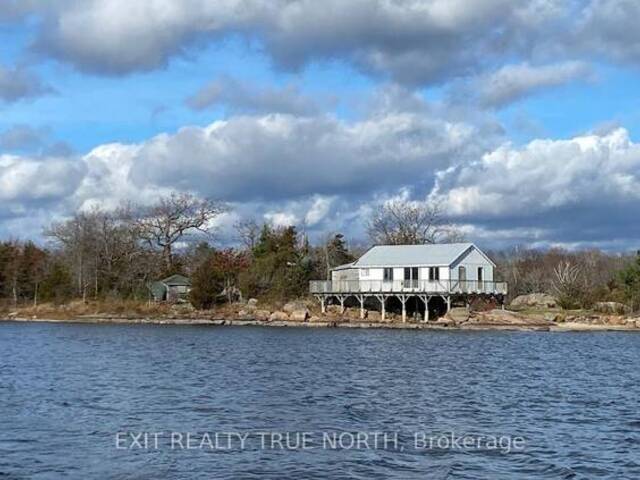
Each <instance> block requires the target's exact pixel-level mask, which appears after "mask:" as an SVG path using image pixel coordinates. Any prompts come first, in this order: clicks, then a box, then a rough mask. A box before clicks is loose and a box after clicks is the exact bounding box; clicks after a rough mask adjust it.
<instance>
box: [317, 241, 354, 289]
mask: <svg viewBox="0 0 640 480" xmlns="http://www.w3.org/2000/svg"><path fill="white" fill-rule="evenodd" d="M322 254H323V256H324V267H325V272H324V273H325V276H326V278H327V279H330V275H331V269H332V268H333V267H337V266H339V265H344V264H345V263H351V262H353V261H354V260H355V257H354V256H353V255H352V254H351V253H350V252H349V249H348V248H347V244H346V242H345V240H344V235H342V234H341V233H335V234H331V235H329V236H328V238H327V239H326V240H325V242H324V245H322Z"/></svg>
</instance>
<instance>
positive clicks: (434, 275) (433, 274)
mask: <svg viewBox="0 0 640 480" xmlns="http://www.w3.org/2000/svg"><path fill="white" fill-rule="evenodd" d="M429 280H431V281H436V280H440V268H439V267H429Z"/></svg>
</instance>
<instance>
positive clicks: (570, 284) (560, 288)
mask: <svg viewBox="0 0 640 480" xmlns="http://www.w3.org/2000/svg"><path fill="white" fill-rule="evenodd" d="M581 271H582V270H581V268H580V267H579V266H578V265H573V264H571V262H569V261H562V262H560V263H559V264H558V265H557V266H556V268H554V274H555V277H554V279H553V289H554V291H555V293H556V295H557V297H558V302H559V303H560V305H561V306H562V307H563V308H576V307H579V306H581V305H580V303H581V296H582V295H583V294H584V291H583V288H582V287H583V285H582V283H581V278H580V275H581Z"/></svg>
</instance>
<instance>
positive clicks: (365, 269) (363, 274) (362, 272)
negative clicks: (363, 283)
mask: <svg viewBox="0 0 640 480" xmlns="http://www.w3.org/2000/svg"><path fill="white" fill-rule="evenodd" d="M360 273H361V274H362V276H363V277H368V276H369V269H368V268H362V269H360Z"/></svg>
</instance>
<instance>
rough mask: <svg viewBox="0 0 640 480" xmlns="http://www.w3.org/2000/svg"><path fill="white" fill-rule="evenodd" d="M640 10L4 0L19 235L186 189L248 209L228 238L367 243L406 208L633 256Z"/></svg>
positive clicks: (364, 1)
mask: <svg viewBox="0 0 640 480" xmlns="http://www.w3.org/2000/svg"><path fill="white" fill-rule="evenodd" d="M329 4H330V5H329ZM634 14H638V15H640V5H638V4H637V3H636V2H632V1H628V0H592V1H587V2H580V3H576V4H575V5H573V4H572V5H571V8H569V2H562V1H559V0H530V1H524V0H523V1H509V2H507V1H505V0H484V1H478V2H474V3H472V4H469V3H467V2H463V1H462V0H460V1H458V0H451V1H445V0H422V1H411V2H409V1H406V2H390V1H388V0H351V1H349V2H339V1H337V0H336V1H333V0H330V1H329V3H328V4H326V5H325V6H324V8H323V7H321V6H319V4H318V3H314V2H309V1H305V0H297V1H293V2H284V3H282V4H281V5H280V2H278V1H275V2H264V1H262V0H251V1H249V2H245V3H242V2H239V1H238V0H224V1H221V2H216V3H212V2H206V1H204V0H188V1H184V2H179V1H175V0H156V1H154V2H140V3H138V4H135V6H132V5H131V4H130V3H128V2H126V1H124V0H87V1H84V2H65V1H61V0H47V1H44V2H36V1H31V0H25V1H11V0H10V1H8V2H4V3H3V4H2V5H0V45H1V47H0V201H1V202H2V206H0V236H1V237H4V238H8V237H34V238H38V237H39V236H40V232H41V229H42V227H43V226H44V224H46V222H48V221H51V220H52V219H60V218H64V217H65V216H68V215H70V214H71V213H72V212H74V211H76V210H77V209H83V208H91V207H93V206H101V207H103V208H111V207H112V206H115V205H117V204H119V203H120V202H123V201H136V202H142V203H144V202H147V201H151V199H153V198H154V197H155V196H156V195H157V194H158V192H160V193H167V192H170V191H174V190H188V191H191V192H193V193H196V194H199V195H203V196H212V197H217V198H221V199H223V200H225V201H228V202H230V203H231V204H232V206H233V210H232V213H230V214H229V215H227V218H224V219H221V225H220V227H221V229H222V230H224V231H227V232H229V231H230V230H229V229H230V225H232V224H233V222H235V221H237V220H239V219H241V218H246V217H249V216H250V217H254V218H256V219H258V220H262V221H271V222H275V223H282V224H286V223H295V224H298V225H301V226H303V227H304V228H305V229H307V230H308V231H309V232H310V233H311V234H312V236H316V237H320V236H322V235H324V234H325V233H326V232H330V231H343V232H345V233H346V234H347V236H349V237H351V238H353V239H354V240H364V235H365V234H364V220H363V219H365V218H366V216H367V214H368V213H369V212H370V211H371V209H372V208H374V207H375V205H376V204H379V203H381V202H385V201H390V200H393V199H398V198H401V199H404V200H406V201H414V202H426V201H438V202H440V203H442V204H443V205H444V206H445V207H446V210H447V212H448V216H449V218H450V220H451V221H452V222H453V223H455V224H457V225H458V226H459V227H460V228H461V229H463V231H464V232H465V234H466V235H467V236H468V237H469V239H470V240H475V241H477V242H479V243H481V244H484V245H486V246H490V247H506V246H510V245H515V244H528V245H534V246H552V245H559V246H566V247H569V248H578V247H591V246H595V247H600V248H607V249H618V250H619V249H626V248H634V247H635V242H636V238H637V234H638V233H639V232H637V231H636V230H635V229H634V228H629V227H628V225H629V223H630V220H631V217H630V216H626V215H624V214H623V215H621V214H620V211H621V209H622V211H629V212H631V211H634V209H635V208H636V207H637V206H638V203H640V193H638V192H640V188H638V187H640V147H639V146H638V145H637V143H636V142H637V141H638V138H639V136H640V130H639V128H640V127H638V125H639V120H640V95H638V94H639V93H640V92H639V90H640V82H638V67H639V66H640V56H639V55H638V54H637V52H638V51H640V49H639V46H640V34H638V33H635V32H636V29H635V28H632V27H633V21H632V19H633V18H637V17H634ZM630 22H631V23H630ZM106 145H112V147H111V148H107V147H106ZM590 211H593V215H592V216H590V215H588V214H585V213H584V212H590ZM602 215H604V216H605V217H606V218H607V221H603V218H602ZM225 229H226V230H225Z"/></svg>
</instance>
